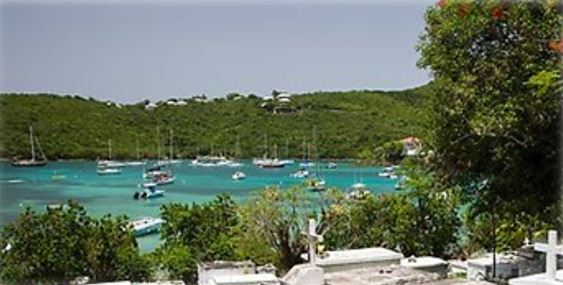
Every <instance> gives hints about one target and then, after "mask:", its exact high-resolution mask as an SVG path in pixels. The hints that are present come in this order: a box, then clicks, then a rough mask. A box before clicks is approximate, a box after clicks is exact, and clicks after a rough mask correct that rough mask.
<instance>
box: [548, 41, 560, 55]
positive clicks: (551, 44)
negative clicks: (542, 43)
mask: <svg viewBox="0 0 563 285" xmlns="http://www.w3.org/2000/svg"><path fill="white" fill-rule="evenodd" d="M547 48H548V49H549V50H552V51H557V52H559V53H563V40H559V42H557V41H550V42H549V43H548V44H547Z"/></svg>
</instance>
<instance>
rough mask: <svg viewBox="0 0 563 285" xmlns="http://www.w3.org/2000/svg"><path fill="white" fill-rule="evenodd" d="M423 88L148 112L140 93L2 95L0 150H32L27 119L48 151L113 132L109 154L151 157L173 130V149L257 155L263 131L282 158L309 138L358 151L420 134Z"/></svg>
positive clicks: (73, 150) (84, 146)
mask: <svg viewBox="0 0 563 285" xmlns="http://www.w3.org/2000/svg"><path fill="white" fill-rule="evenodd" d="M428 89H429V88H427V86H422V87H418V88H414V89H408V90H404V91H394V92H382V91H349V92H315V93H310V94H302V95H294V96H292V98H291V103H289V104H290V105H291V106H290V107H291V108H289V109H288V110H286V111H283V112H278V113H277V114H274V113H273V112H272V110H271V108H270V109H269V108H263V107H262V103H263V99H262V98H259V97H256V96H247V97H246V96H242V97H240V98H238V96H233V94H230V95H229V96H227V98H228V99H227V98H219V99H214V100H212V101H210V102H195V101H193V100H192V101H191V102H188V103H187V104H186V105H183V106H171V105H167V104H166V103H165V102H160V103H159V104H158V108H156V109H154V110H152V111H147V110H145V104H146V102H140V103H137V104H132V105H116V104H112V103H108V102H101V101H97V100H94V99H91V98H89V99H85V98H82V97H80V96H58V95H53V94H32V95H30V94H2V96H0V114H1V118H2V125H1V132H0V133H1V136H0V156H2V157H4V158H11V157H14V156H29V152H30V151H29V137H28V126H33V128H34V131H35V133H36V134H37V136H38V138H39V140H40V142H41V146H42V149H43V150H44V152H45V154H46V156H47V158H48V159H68V158H87V159H94V158H97V157H107V153H108V140H109V139H111V140H112V150H113V155H114V158H135V157H136V156H137V142H138V145H139V152H140V156H141V157H142V158H156V157H157V155H158V144H160V149H161V152H162V155H163V156H164V155H167V154H168V150H169V130H170V129H172V130H173V146H174V153H175V156H177V157H193V156H195V155H197V154H220V153H223V154H226V155H231V156H235V155H236V156H238V157H244V158H249V157H256V156H260V155H261V154H262V153H263V152H264V145H265V140H266V137H267V142H268V150H269V153H270V154H272V153H273V152H274V150H275V148H276V146H277V153H278V156H280V157H285V156H287V155H288V156H289V157H295V158H299V157H302V156H303V145H304V142H306V143H310V145H311V148H310V149H311V156H313V157H316V156H317V155H318V156H319V157H320V158H356V157H358V155H359V154H361V153H362V155H363V156H365V154H366V153H370V152H371V151H372V150H373V149H374V148H375V147H377V146H379V145H381V144H383V143H385V142H388V141H390V140H395V139H400V138H401V137H403V136H410V135H418V134H419V132H420V130H421V129H422V124H423V122H422V121H423V120H422V117H423V115H424V112H425V108H424V105H425V102H426V100H425V98H426V95H425V94H426V93H427V90H428ZM157 128H158V130H159V132H158V133H157ZM237 142H239V143H237ZM237 145H238V147H237ZM315 146H316V147H315Z"/></svg>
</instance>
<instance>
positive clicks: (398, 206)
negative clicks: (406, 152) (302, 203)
mask: <svg viewBox="0 0 563 285" xmlns="http://www.w3.org/2000/svg"><path fill="white" fill-rule="evenodd" d="M408 175H409V180H408V182H407V187H406V188H407V189H408V190H405V191H404V192H402V193H394V194H385V195H378V196H374V195H369V196H367V197H366V198H365V199H362V200H356V201H349V202H348V203H345V204H334V205H333V206H332V207H331V208H330V210H329V211H328V215H327V216H326V217H325V218H327V219H330V220H332V221H333V222H332V223H331V224H332V226H331V227H330V228H329V230H328V232H327V233H326V243H327V245H328V247H329V248H332V249H345V248H363V247H373V246H384V247H388V248H396V247H399V248H400V249H401V251H402V253H403V254H405V255H411V254H414V255H418V256H420V255H433V256H443V257H449V256H452V255H453V254H455V253H456V250H457V239H458V234H459V227H460V225H461V221H460V219H459V217H458V215H457V209H458V207H459V199H458V198H457V197H456V195H455V192H454V191H444V190H439V188H437V187H436V186H435V185H433V182H434V180H433V177H432V176H431V174H429V173H426V172H424V171H421V170H416V171H415V170H414V169H413V170H409V171H408Z"/></svg>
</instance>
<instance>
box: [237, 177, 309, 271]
mask: <svg viewBox="0 0 563 285" xmlns="http://www.w3.org/2000/svg"><path fill="white" fill-rule="evenodd" d="M315 216H316V214H315V211H314V209H313V207H312V205H311V203H310V202H309V200H308V199H307V198H306V196H305V191H304V190H303V189H302V188H291V189H289V190H287V191H281V190H280V189H278V188H275V187H272V188H267V189H265V190H263V191H261V192H259V193H258V195H257V196H256V197H254V198H251V199H249V201H247V202H246V203H245V204H244V205H243V206H242V207H241V209H240V217H241V223H240V227H241V228H240V229H239V231H238V232H239V233H241V234H242V236H241V239H240V240H239V242H241V246H242V247H246V248H250V246H249V245H248V244H247V243H246V242H254V241H257V240H262V241H264V243H265V244H260V248H261V249H262V251H263V252H264V254H265V255H266V258H265V259H270V260H271V258H272V255H271V253H272V252H270V251H268V250H264V249H265V248H268V247H269V248H271V249H273V250H274V251H275V252H276V255H277V261H275V260H274V261H275V262H274V263H275V264H276V265H278V266H281V269H282V270H284V271H285V270H289V269H290V268H291V267H293V265H295V264H298V263H301V262H302V259H301V254H302V253H303V252H305V248H306V241H305V236H304V235H303V232H304V231H305V230H306V226H307V222H308V220H309V218H311V217H315Z"/></svg>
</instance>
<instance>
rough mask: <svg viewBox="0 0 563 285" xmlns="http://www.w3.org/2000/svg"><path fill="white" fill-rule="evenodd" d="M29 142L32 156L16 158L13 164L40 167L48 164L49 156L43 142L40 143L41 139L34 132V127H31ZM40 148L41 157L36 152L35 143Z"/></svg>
mask: <svg viewBox="0 0 563 285" xmlns="http://www.w3.org/2000/svg"><path fill="white" fill-rule="evenodd" d="M29 143H30V147H31V158H30V159H14V160H12V163H11V164H12V166H15V167H40V166H45V165H47V158H46V157H45V154H44V153H43V150H42V149H41V144H39V139H37V137H36V136H35V135H34V134H33V127H31V126H30V127H29ZM36 144H37V148H38V149H39V158H38V157H37V155H36V153H35V145H36Z"/></svg>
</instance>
